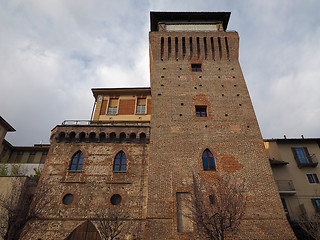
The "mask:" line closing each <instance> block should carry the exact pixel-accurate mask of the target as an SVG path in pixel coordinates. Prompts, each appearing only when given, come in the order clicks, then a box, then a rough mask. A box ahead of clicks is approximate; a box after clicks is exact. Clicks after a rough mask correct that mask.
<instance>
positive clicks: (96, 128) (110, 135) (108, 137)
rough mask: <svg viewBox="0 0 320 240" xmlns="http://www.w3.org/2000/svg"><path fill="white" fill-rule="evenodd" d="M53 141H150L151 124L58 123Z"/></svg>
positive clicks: (54, 130) (53, 132)
mask: <svg viewBox="0 0 320 240" xmlns="http://www.w3.org/2000/svg"><path fill="white" fill-rule="evenodd" d="M50 139H51V142H52V141H56V142H57V143H63V142H65V143H71V142H76V143H79V142H85V143H103V142H106V143H108V142H110V143H111V142H112V143H149V139H150V127H149V126H123V125H110V126H105V125H58V126H56V127H55V128H54V129H53V130H52V135H51V138H50Z"/></svg>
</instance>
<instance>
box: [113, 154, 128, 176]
mask: <svg viewBox="0 0 320 240" xmlns="http://www.w3.org/2000/svg"><path fill="white" fill-rule="evenodd" d="M126 165H127V156H126V154H125V153H124V152H123V151H120V152H118V154H117V155H116V157H115V158H114V163H113V171H114V172H125V171H126Z"/></svg>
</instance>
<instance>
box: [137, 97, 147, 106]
mask: <svg viewBox="0 0 320 240" xmlns="http://www.w3.org/2000/svg"><path fill="white" fill-rule="evenodd" d="M146 103H147V99H145V98H138V101H137V105H138V106H141V105H146Z"/></svg>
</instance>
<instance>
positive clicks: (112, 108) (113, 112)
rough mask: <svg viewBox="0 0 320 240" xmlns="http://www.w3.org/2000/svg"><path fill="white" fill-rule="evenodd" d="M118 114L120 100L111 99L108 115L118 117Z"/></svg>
mask: <svg viewBox="0 0 320 240" xmlns="http://www.w3.org/2000/svg"><path fill="white" fill-rule="evenodd" d="M117 113H118V99H117V98H111V99H110V101H109V106H108V113H107V114H108V115H116V114H117Z"/></svg>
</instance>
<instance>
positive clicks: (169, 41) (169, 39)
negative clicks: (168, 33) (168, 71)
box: [168, 37, 171, 58]
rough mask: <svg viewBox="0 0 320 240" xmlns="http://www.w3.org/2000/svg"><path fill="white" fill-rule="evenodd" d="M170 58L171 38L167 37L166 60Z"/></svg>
mask: <svg viewBox="0 0 320 240" xmlns="http://www.w3.org/2000/svg"><path fill="white" fill-rule="evenodd" d="M170 57H171V37H168V58H170Z"/></svg>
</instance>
